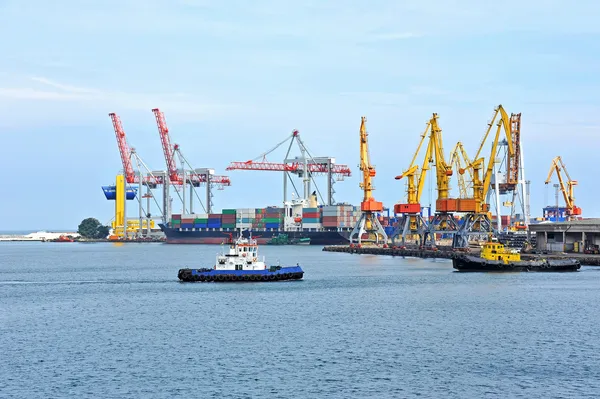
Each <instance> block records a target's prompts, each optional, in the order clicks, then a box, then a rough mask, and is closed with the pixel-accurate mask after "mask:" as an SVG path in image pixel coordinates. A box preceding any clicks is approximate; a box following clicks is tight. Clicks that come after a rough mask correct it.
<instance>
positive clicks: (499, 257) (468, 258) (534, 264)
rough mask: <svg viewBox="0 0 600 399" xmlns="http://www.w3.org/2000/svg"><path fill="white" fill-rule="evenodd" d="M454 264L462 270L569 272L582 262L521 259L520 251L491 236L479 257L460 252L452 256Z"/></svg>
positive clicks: (576, 268) (457, 268)
mask: <svg viewBox="0 0 600 399" xmlns="http://www.w3.org/2000/svg"><path fill="white" fill-rule="evenodd" d="M452 266H453V267H454V268H455V269H456V270H458V271H461V272H567V271H577V270H579V268H580V267H581V264H580V263H579V261H578V260H577V259H535V260H521V254H520V252H519V251H516V250H511V249H508V248H506V247H505V246H504V245H503V244H502V243H500V242H498V240H497V239H496V238H492V237H491V236H490V237H489V238H488V241H487V242H485V243H484V244H483V246H482V247H481V254H480V256H479V257H477V256H472V255H467V254H458V255H456V256H455V257H453V258H452Z"/></svg>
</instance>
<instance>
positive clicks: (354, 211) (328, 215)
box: [323, 205, 361, 228]
mask: <svg viewBox="0 0 600 399" xmlns="http://www.w3.org/2000/svg"><path fill="white" fill-rule="evenodd" d="M360 214H361V211H360V208H359V207H354V206H352V205H332V206H324V207H323V227H335V228H338V227H345V228H349V227H354V225H355V224H356V222H358V218H360Z"/></svg>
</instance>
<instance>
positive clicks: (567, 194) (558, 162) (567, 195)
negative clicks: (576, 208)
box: [544, 156, 577, 209]
mask: <svg viewBox="0 0 600 399" xmlns="http://www.w3.org/2000/svg"><path fill="white" fill-rule="evenodd" d="M561 169H562V170H563V171H564V172H565V175H566V176H567V179H568V180H567V185H568V186H569V189H568V190H567V187H566V186H565V182H564V180H563V177H562V175H561V173H560V171H561ZM554 172H556V177H557V178H558V184H559V186H560V191H562V193H563V197H564V199H565V205H566V206H567V208H568V209H573V188H572V186H573V185H574V184H573V180H571V178H570V177H569V173H568V172H567V170H566V169H565V165H564V163H563V162H562V159H561V157H559V156H558V157H555V158H554V159H553V160H552V165H551V166H550V171H549V172H548V177H547V178H546V181H545V182H544V183H545V184H548V183H550V181H551V179H552V173H554ZM575 184H577V182H575Z"/></svg>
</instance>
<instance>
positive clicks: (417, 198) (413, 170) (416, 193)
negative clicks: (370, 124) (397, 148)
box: [396, 121, 432, 204]
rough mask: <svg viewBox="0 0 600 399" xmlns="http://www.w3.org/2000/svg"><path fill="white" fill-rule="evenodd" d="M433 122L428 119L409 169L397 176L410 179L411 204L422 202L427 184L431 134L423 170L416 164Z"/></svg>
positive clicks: (409, 199)
mask: <svg viewBox="0 0 600 399" xmlns="http://www.w3.org/2000/svg"><path fill="white" fill-rule="evenodd" d="M430 128H431V122H430V121H428V122H427V125H426V127H425V130H424V131H423V133H422V134H421V140H420V141H419V145H418V146H417V150H416V151H415V153H414V155H413V157H412V160H411V162H410V166H409V167H408V169H407V170H405V171H404V172H403V173H402V174H401V175H400V176H396V180H400V179H402V178H404V177H406V178H407V179H408V190H407V192H408V197H407V202H408V203H409V204H419V203H420V202H421V194H422V192H423V187H424V186H425V176H426V175H427V170H429V164H430V163H431V162H432V159H431V158H432V156H431V152H432V151H431V148H432V140H431V136H430V137H429V140H428V142H427V149H426V150H425V158H424V159H423V166H422V167H421V172H420V173H419V167H418V165H415V162H416V160H417V157H418V155H419V152H420V151H421V148H422V147H423V143H424V142H425V138H426V137H427V133H428V132H429V131H430ZM417 175H418V176H419V180H418V183H415V177H416V176H417Z"/></svg>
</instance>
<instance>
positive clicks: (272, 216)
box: [262, 207, 283, 230]
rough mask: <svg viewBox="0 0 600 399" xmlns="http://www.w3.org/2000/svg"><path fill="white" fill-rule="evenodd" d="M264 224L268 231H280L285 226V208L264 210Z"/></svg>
mask: <svg viewBox="0 0 600 399" xmlns="http://www.w3.org/2000/svg"><path fill="white" fill-rule="evenodd" d="M264 211H265V213H264V217H263V219H262V220H263V222H264V223H265V228H266V229H276V230H278V229H279V228H280V227H281V225H282V224H283V208H275V207H269V208H266V209H264Z"/></svg>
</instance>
